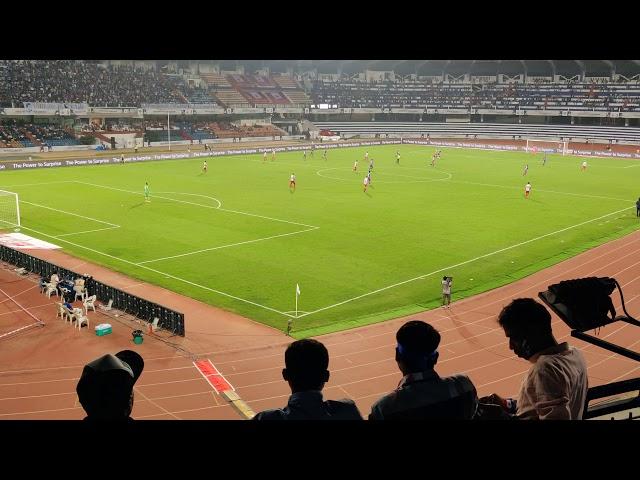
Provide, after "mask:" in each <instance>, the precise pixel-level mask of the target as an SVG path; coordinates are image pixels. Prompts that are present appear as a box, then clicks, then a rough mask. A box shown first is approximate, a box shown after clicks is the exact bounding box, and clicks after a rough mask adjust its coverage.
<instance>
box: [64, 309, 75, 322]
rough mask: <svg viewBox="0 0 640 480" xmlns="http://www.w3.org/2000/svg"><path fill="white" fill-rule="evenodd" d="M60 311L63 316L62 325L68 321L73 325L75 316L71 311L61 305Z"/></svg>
mask: <svg viewBox="0 0 640 480" xmlns="http://www.w3.org/2000/svg"><path fill="white" fill-rule="evenodd" d="M62 309H63V310H64V315H65V317H64V323H67V320H69V323H73V320H74V318H76V314H75V313H73V311H72V310H69V309H68V308H67V307H65V306H64V305H62Z"/></svg>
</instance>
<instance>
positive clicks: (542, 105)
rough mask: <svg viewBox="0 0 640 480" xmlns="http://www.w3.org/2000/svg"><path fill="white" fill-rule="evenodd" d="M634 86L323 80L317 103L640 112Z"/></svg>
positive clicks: (315, 90)
mask: <svg viewBox="0 0 640 480" xmlns="http://www.w3.org/2000/svg"><path fill="white" fill-rule="evenodd" d="M635 87H636V86H634V85H632V84H612V83H595V82H591V83H572V82H569V83H563V84H544V83H533V84H531V83H527V84H515V83H509V84H498V83H495V82H493V83H483V84H471V83H467V84H461V83H455V84H449V83H441V84H433V83H428V82H419V81H402V82H399V81H396V82H392V81H389V80H387V81H381V82H361V81H357V80H340V81H334V80H331V81H327V80H318V81H316V82H315V83H314V86H313V101H314V103H315V104H330V105H337V106H338V107H339V108H340V107H342V108H412V107H413V108H415V107H418V108H464V109H473V108H485V109H503V110H517V109H533V110H543V109H549V110H571V109H573V110H595V111H640V89H638V88H635Z"/></svg>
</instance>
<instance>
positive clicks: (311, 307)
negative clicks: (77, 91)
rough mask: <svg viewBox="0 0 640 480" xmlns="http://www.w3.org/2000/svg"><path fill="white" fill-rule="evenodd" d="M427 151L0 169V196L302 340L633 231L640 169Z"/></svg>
mask: <svg viewBox="0 0 640 480" xmlns="http://www.w3.org/2000/svg"><path fill="white" fill-rule="evenodd" d="M397 150H399V151H400V154H401V160H400V164H399V165H396V161H395V153H396V151H397ZM365 151H368V152H369V156H370V158H373V159H374V169H373V173H372V185H371V187H370V188H368V189H367V191H366V192H364V191H363V178H364V176H365V174H366V171H367V166H368V165H367V164H366V162H365V161H364V160H363V157H364V153H365ZM433 151H434V148H433V147H424V146H416V145H403V146H401V147H399V146H396V145H390V146H379V147H370V148H364V147H363V148H344V149H335V150H330V151H329V152H328V158H327V160H326V161H325V160H323V158H322V154H321V150H318V151H316V152H315V158H312V157H310V156H308V157H307V159H306V160H304V159H303V155H302V153H301V152H289V153H278V154H277V158H276V160H275V161H271V156H270V155H269V157H268V160H267V161H266V162H264V161H263V159H262V154H259V155H237V156H229V157H216V158H208V159H207V160H208V167H209V168H208V172H207V173H203V172H202V162H203V160H202V159H201V158H199V159H187V160H173V161H161V162H147V163H132V164H125V165H102V166H92V167H68V168H58V169H51V170H32V171H6V172H3V173H2V174H0V175H1V176H0V185H1V187H0V188H2V189H4V190H9V191H13V192H17V193H18V194H19V197H20V209H21V218H22V226H23V227H22V233H25V234H27V235H31V236H33V237H37V238H40V239H42V240H46V241H48V242H51V243H54V244H57V245H60V246H61V247H63V248H64V249H65V250H66V251H68V252H69V253H71V254H73V255H75V256H77V257H80V258H83V259H87V260H90V261H93V262H96V263H99V264H102V265H105V266H107V267H109V268H111V269H113V270H117V271H120V272H123V273H125V274H128V275H130V276H132V277H135V278H138V279H141V280H144V281H148V282H151V283H154V284H157V285H161V286H163V287H166V288H168V289H171V290H173V291H176V292H179V293H182V294H185V295H188V296H190V297H193V298H196V299H199V300H202V301H204V302H207V303H209V304H212V305H216V306H219V307H221V308H224V309H227V310H230V311H233V312H237V313H239V314H242V315H245V316H247V317H249V318H252V319H255V320H257V321H259V322H263V323H265V324H268V325H272V326H274V327H277V328H279V329H284V328H285V326H286V324H287V320H288V318H290V317H295V318H294V320H293V332H294V336H297V337H302V336H310V335H316V334H320V333H327V332H331V331H335V330H341V329H345V328H350V327H354V326H358V325H364V324H368V323H373V322H378V321H382V320H386V319H390V318H394V317H398V316H401V315H408V314H411V313H415V312H418V311H421V310H425V309H429V308H434V307H436V306H438V305H439V304H440V292H441V285H440V280H441V278H442V276H443V275H445V274H446V275H450V276H453V278H454V282H453V299H454V301H455V300H458V299H461V298H464V297H467V296H470V295H473V294H477V293H479V292H483V291H486V290H489V289H492V288H495V287H497V286H500V285H503V284H507V283H510V282H513V281H514V280H516V279H518V278H521V277H524V276H526V275H529V274H531V273H533V272H535V271H537V270H540V269H542V268H544V267H546V266H549V265H552V264H555V263H557V262H559V261H561V260H563V259H565V258H567V257H570V256H573V255H576V254H577V253H579V252H581V251H584V250H585V249H587V248H590V247H593V246H595V245H598V244H601V243H604V242H605V241H608V240H611V239H613V238H617V237H620V236H622V235H625V234H627V233H629V232H631V231H633V230H636V229H637V228H638V227H639V226H640V219H638V218H636V214H635V204H634V202H635V200H636V199H637V198H638V196H639V195H640V182H639V181H638V180H639V179H640V162H638V161H633V160H620V159H596V158H591V159H588V160H587V161H588V164H589V166H588V169H587V170H586V171H582V170H581V169H580V164H581V163H582V159H581V158H576V157H570V156H561V155H549V156H548V160H547V163H546V165H544V166H543V165H542V155H541V154H537V155H532V154H527V153H523V152H522V153H514V152H504V151H480V150H462V149H447V148H444V149H443V152H442V158H441V159H440V160H439V161H438V162H437V164H436V166H435V167H432V166H431V165H430V163H431V154H432V153H433ZM356 159H358V160H359V168H358V171H357V172H353V163H354V160H356ZM525 164H528V165H529V170H528V174H527V175H526V176H523V168H524V165H525ZM292 173H295V175H296V177H297V188H296V190H295V192H294V191H292V190H290V189H289V188H288V185H289V176H290V175H291V174H292ZM146 181H148V182H149V185H150V191H151V201H150V202H145V201H144V195H143V187H144V184H145V182H146ZM527 181H530V182H531V184H532V192H531V196H530V197H529V198H528V199H526V198H525V197H524V186H525V183H526V182H527ZM296 285H299V286H300V292H301V293H300V296H299V297H298V305H297V308H298V310H297V314H296ZM210 321H211V322H215V321H216V319H215V318H211V319H210ZM186 328H187V331H188V329H189V325H188V324H187V325H186Z"/></svg>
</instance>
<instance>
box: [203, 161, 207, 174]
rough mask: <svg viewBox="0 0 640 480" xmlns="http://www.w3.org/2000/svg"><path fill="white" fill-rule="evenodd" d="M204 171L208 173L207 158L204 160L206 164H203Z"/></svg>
mask: <svg viewBox="0 0 640 480" xmlns="http://www.w3.org/2000/svg"><path fill="white" fill-rule="evenodd" d="M202 171H203V172H204V173H207V161H206V160H205V161H204V164H203V165H202Z"/></svg>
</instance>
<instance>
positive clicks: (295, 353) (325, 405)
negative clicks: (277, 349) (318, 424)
mask: <svg viewBox="0 0 640 480" xmlns="http://www.w3.org/2000/svg"><path fill="white" fill-rule="evenodd" d="M284 363H285V368H284V369H283V370H282V378H284V379H285V380H286V381H287V382H289V387H291V396H290V397H289V402H288V403H287V406H286V407H284V408H277V409H273V410H265V411H263V412H260V413H258V414H257V415H256V416H255V417H253V419H254V420H362V415H360V412H359V411H358V407H356V405H355V403H354V402H353V400H348V399H344V400H326V401H323V400H322V388H323V387H324V384H325V383H326V382H327V381H328V380H329V370H328V367H329V352H328V351H327V349H326V347H325V346H324V345H323V344H322V343H320V342H318V341H317V340H313V339H304V340H297V341H295V342H293V343H292V344H291V345H289V346H288V347H287V350H286V351H285V352H284Z"/></svg>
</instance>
